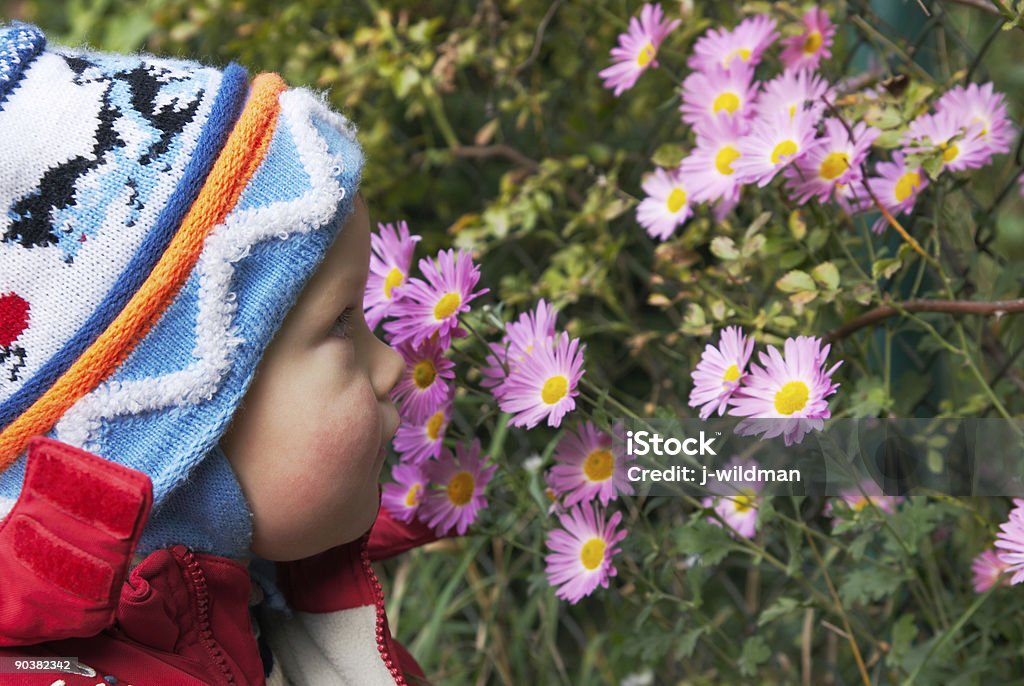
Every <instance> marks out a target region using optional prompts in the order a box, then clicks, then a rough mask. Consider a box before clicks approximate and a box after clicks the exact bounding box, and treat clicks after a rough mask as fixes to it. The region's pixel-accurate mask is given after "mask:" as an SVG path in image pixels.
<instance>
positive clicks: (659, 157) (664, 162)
mask: <svg viewBox="0 0 1024 686" xmlns="http://www.w3.org/2000/svg"><path fill="white" fill-rule="evenodd" d="M684 157H686V148H684V147H683V146H681V145H679V144H678V143H662V144H661V145H659V146H658V149H657V150H655V151H654V154H653V155H651V162H654V164H656V165H658V166H659V167H665V168H667V169H672V168H674V167H678V166H679V163H680V162H682V161H683V158H684Z"/></svg>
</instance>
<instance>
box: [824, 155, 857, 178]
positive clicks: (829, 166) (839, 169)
mask: <svg viewBox="0 0 1024 686" xmlns="http://www.w3.org/2000/svg"><path fill="white" fill-rule="evenodd" d="M849 168H850V157H849V155H847V154H846V153H845V152H830V153H829V154H828V156H827V157H826V158H825V159H824V160H822V162H821V166H820V167H819V168H818V174H820V175H821V178H823V179H825V180H826V181H833V180H835V179H838V178H839V177H840V176H842V175H843V174H845V173H846V170H847V169H849Z"/></svg>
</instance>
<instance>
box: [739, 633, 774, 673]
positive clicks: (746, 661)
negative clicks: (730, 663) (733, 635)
mask: <svg viewBox="0 0 1024 686" xmlns="http://www.w3.org/2000/svg"><path fill="white" fill-rule="evenodd" d="M771 656H772V651H771V649H770V648H769V647H768V644H767V643H766V642H765V640H764V639H763V638H761V637H760V636H754V637H753V638H751V639H749V640H748V641H747V642H746V643H744V644H743V652H742V653H741V654H740V659H739V660H737V662H736V664H737V665H739V668H740V674H742V675H743V676H755V675H756V674H757V666H758V665H760V664H761V663H763V662H766V661H767V660H768V658H770V657H771Z"/></svg>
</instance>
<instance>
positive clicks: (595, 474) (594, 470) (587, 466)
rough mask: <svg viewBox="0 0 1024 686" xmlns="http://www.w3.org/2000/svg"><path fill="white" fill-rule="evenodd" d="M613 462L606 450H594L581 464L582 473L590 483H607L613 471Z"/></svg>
mask: <svg viewBox="0 0 1024 686" xmlns="http://www.w3.org/2000/svg"><path fill="white" fill-rule="evenodd" d="M614 467H615V460H614V458H612V454H611V452H609V451H607V450H595V451H594V452H592V453H590V454H589V455H587V459H586V460H584V462H583V473H584V474H586V475H587V478H588V479H590V480H591V481H607V480H608V479H610V478H611V476H612V471H614Z"/></svg>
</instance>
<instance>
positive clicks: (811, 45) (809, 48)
mask: <svg viewBox="0 0 1024 686" xmlns="http://www.w3.org/2000/svg"><path fill="white" fill-rule="evenodd" d="M823 40H824V39H823V38H822V36H821V31H811V32H810V33H808V34H807V38H805V39H804V52H806V53H807V54H808V55H813V54H814V53H816V52H818V49H819V48H821V43H822V41H823Z"/></svg>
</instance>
